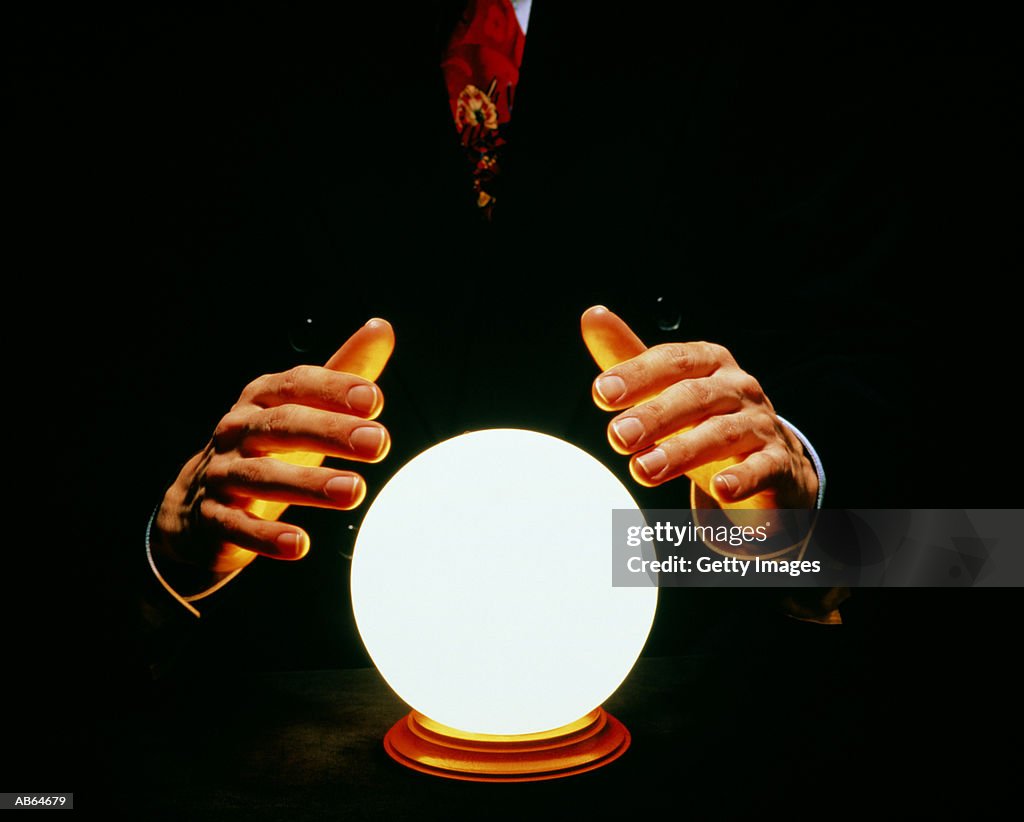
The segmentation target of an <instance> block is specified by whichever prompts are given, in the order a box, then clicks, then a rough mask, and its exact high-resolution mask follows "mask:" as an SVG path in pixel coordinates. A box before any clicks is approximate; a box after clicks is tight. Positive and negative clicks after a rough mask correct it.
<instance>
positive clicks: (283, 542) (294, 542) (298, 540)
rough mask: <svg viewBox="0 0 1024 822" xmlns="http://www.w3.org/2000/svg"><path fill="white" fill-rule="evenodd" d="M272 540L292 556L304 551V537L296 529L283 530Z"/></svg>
mask: <svg viewBox="0 0 1024 822" xmlns="http://www.w3.org/2000/svg"><path fill="white" fill-rule="evenodd" d="M274 542H276V543H277V547H278V548H280V549H281V550H282V551H284V552H285V553H287V554H290V555H291V556H293V557H297V556H299V555H301V554H302V552H303V551H304V549H305V544H306V539H305V536H304V535H303V534H300V533H298V532H297V531H285V532H284V533H283V534H281V535H280V536H279V537H278V538H277V539H276V540H274Z"/></svg>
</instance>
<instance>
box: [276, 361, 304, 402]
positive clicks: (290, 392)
mask: <svg viewBox="0 0 1024 822" xmlns="http://www.w3.org/2000/svg"><path fill="white" fill-rule="evenodd" d="M306 367H307V366H304V365H296V366H294V367H293V368H289V369H288V370H287V371H282V372H281V374H280V376H279V377H278V380H277V391H276V393H277V394H278V395H279V396H281V397H284V398H285V399H293V398H294V397H296V396H298V394H299V386H300V385H301V384H302V376H303V369H305V368H306Z"/></svg>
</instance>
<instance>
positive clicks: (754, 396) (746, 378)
mask: <svg viewBox="0 0 1024 822" xmlns="http://www.w3.org/2000/svg"><path fill="white" fill-rule="evenodd" d="M737 388H738V390H739V395H740V399H741V400H745V401H748V402H754V403H758V404H760V403H762V402H764V389H762V388H761V383H759V382H758V381H757V379H755V378H754V377H752V376H751V375H750V374H748V373H747V372H746V371H741V372H740V376H739V379H738V384H737Z"/></svg>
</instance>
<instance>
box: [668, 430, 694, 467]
mask: <svg viewBox="0 0 1024 822" xmlns="http://www.w3.org/2000/svg"><path fill="white" fill-rule="evenodd" d="M668 442H669V443H671V445H670V446H669V447H668V448H667V449H666V451H667V453H668V457H669V463H670V464H671V465H674V466H676V467H683V468H685V467H686V466H688V465H690V463H692V462H693V460H694V456H695V454H694V449H693V447H692V446H691V445H690V443H689V442H688V441H687V440H686V439H685V438H682V437H676V438H675V439H672V440H669V441H668ZM666 445H668V443H663V444H662V447H663V448H664V447H665V446H666Z"/></svg>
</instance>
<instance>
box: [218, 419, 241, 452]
mask: <svg viewBox="0 0 1024 822" xmlns="http://www.w3.org/2000/svg"><path fill="white" fill-rule="evenodd" d="M242 428H243V423H242V418H241V416H240V415H239V414H238V413H237V412H234V411H231V412H228V413H227V414H225V415H224V416H223V417H221V420H220V422H218V423H217V427H216V428H214V429H213V445H214V448H215V449H216V450H217V451H223V450H225V449H227V448H230V447H231V446H232V444H233V443H234V442H235V440H236V439H237V438H238V435H239V433H240V432H241V430H242Z"/></svg>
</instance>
